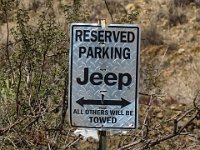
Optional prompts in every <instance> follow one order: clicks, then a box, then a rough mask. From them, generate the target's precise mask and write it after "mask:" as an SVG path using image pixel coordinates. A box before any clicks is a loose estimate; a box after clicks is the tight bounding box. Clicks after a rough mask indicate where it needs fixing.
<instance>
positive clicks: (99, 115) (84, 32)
mask: <svg viewBox="0 0 200 150" xmlns="http://www.w3.org/2000/svg"><path fill="white" fill-rule="evenodd" d="M70 44H71V45H70V46H71V48H70V60H69V63H70V65H69V66H70V71H69V117H70V123H71V126H73V127H82V128H97V129H102V131H103V130H104V131H105V130H106V129H133V128H137V124H138V78H139V77H138V68H139V49H140V47H139V45H140V29H139V27H138V26H137V25H120V24H111V25H109V26H107V27H105V28H102V26H101V25H99V24H79V23H75V24H72V25H71V41H70Z"/></svg>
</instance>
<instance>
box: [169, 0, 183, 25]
mask: <svg viewBox="0 0 200 150" xmlns="http://www.w3.org/2000/svg"><path fill="white" fill-rule="evenodd" d="M186 4H187V3H186V2H180V0H171V1H169V3H168V22H169V26H170V27H172V26H177V25H178V24H184V23H186V22H187V17H186V15H185V12H184V9H183V6H185V5H186Z"/></svg>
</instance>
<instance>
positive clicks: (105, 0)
mask: <svg viewBox="0 0 200 150" xmlns="http://www.w3.org/2000/svg"><path fill="white" fill-rule="evenodd" d="M104 2H105V5H106V8H107V10H108V12H109V14H110V17H111V21H112V22H114V19H113V15H112V12H111V11H110V8H109V6H108V3H107V0H104Z"/></svg>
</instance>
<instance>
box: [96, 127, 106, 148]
mask: <svg viewBox="0 0 200 150" xmlns="http://www.w3.org/2000/svg"><path fill="white" fill-rule="evenodd" d="M98 150H106V130H102V131H99V149H98Z"/></svg>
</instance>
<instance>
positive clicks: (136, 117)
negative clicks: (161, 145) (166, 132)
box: [68, 24, 140, 129]
mask: <svg viewBox="0 0 200 150" xmlns="http://www.w3.org/2000/svg"><path fill="white" fill-rule="evenodd" d="M74 27H101V26H100V25H98V24H95V25H89V24H72V25H71V29H70V30H71V31H70V34H71V38H70V45H71V47H70V56H71V58H70V60H69V65H70V70H69V95H70V96H69V100H68V102H69V103H70V105H68V106H70V108H69V111H70V112H69V113H70V116H69V118H70V125H71V126H72V127H80V128H98V129H102V128H104V129H136V128H137V127H138V124H137V123H138V100H139V97H138V95H139V94H138V86H139V55H140V45H139V44H140V41H139V40H140V29H139V27H138V26H132V25H131V24H130V25H129V24H127V25H122V26H120V24H119V25H115V24H113V25H109V26H108V27H109V28H133V29H137V35H138V36H137V57H136V89H135V126H134V127H126V128H125V127H88V126H76V125H73V124H72V111H71V109H72V70H73V57H72V56H73V52H72V51H73V44H74V43H73V39H74V37H73V35H74V34H73V33H74Z"/></svg>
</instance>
